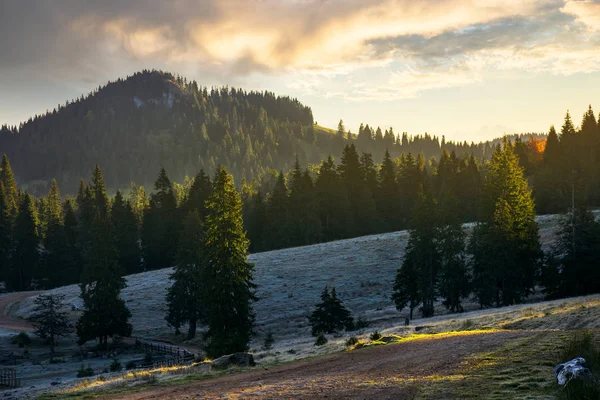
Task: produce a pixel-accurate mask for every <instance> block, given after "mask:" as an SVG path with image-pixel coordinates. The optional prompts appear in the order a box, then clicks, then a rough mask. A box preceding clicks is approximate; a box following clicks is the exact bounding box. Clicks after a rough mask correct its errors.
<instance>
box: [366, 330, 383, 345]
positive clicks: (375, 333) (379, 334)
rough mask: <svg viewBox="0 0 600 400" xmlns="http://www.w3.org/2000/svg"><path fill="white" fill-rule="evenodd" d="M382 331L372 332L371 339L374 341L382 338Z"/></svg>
mask: <svg viewBox="0 0 600 400" xmlns="http://www.w3.org/2000/svg"><path fill="white" fill-rule="evenodd" d="M381 338H382V336H381V333H379V331H373V333H371V336H369V339H371V341H372V342H374V341H376V340H379V339H381Z"/></svg>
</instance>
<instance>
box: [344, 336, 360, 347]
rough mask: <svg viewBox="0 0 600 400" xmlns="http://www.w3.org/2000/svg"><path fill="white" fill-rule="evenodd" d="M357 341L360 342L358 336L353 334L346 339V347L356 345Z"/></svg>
mask: <svg viewBox="0 0 600 400" xmlns="http://www.w3.org/2000/svg"><path fill="white" fill-rule="evenodd" d="M356 343H358V339H357V338H356V336H352V337H350V338H349V339H348V340H346V347H351V346H354V345H355V344H356Z"/></svg>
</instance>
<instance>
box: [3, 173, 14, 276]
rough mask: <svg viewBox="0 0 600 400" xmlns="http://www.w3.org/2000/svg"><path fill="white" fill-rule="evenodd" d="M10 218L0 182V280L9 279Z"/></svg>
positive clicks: (10, 249) (4, 193)
mask: <svg viewBox="0 0 600 400" xmlns="http://www.w3.org/2000/svg"><path fill="white" fill-rule="evenodd" d="M11 221H12V218H11V215H10V208H9V206H8V202H7V197H6V191H5V190H4V183H2V182H0V280H2V281H7V279H8V278H9V277H10V272H11V270H10V267H11V259H10V258H11V252H12V249H13V242H12V222H11Z"/></svg>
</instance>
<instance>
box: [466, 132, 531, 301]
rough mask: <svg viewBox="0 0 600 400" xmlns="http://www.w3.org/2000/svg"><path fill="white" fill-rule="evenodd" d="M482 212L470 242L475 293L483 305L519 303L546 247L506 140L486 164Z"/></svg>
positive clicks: (523, 179) (519, 171)
mask: <svg viewBox="0 0 600 400" xmlns="http://www.w3.org/2000/svg"><path fill="white" fill-rule="evenodd" d="M481 217H482V220H481V223H480V224H479V225H478V226H477V227H476V228H475V231H474V233H473V236H472V242H471V252H472V254H473V272H474V289H475V293H476V294H477V296H478V298H479V301H480V303H481V305H482V306H487V305H491V304H496V305H497V306H501V305H510V304H515V303H519V302H521V301H522V300H523V298H524V297H526V296H527V295H529V294H531V293H532V291H533V289H534V287H535V283H536V281H535V279H536V276H537V274H538V266H539V259H540V254H541V250H540V244H539V238H538V228H537V224H536V222H535V220H534V218H535V211H534V203H533V199H532V196H531V190H530V189H529V187H528V185H527V180H526V179H525V178H524V176H523V170H522V168H521V167H520V166H519V163H518V159H517V157H516V155H515V153H514V151H513V147H512V146H511V144H510V143H509V142H508V140H507V139H505V140H504V143H503V146H502V147H499V148H498V149H497V150H496V152H495V153H494V155H493V156H492V160H491V161H490V163H489V164H488V166H487V171H486V176H485V183H484V188H483V193H482V196H481Z"/></svg>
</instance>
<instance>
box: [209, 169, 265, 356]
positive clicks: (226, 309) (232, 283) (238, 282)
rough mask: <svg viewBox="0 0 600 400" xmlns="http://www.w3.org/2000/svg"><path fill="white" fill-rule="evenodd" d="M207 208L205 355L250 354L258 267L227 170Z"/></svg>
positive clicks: (215, 183)
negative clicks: (251, 257) (251, 259)
mask: <svg viewBox="0 0 600 400" xmlns="http://www.w3.org/2000/svg"><path fill="white" fill-rule="evenodd" d="M206 205H207V207H206V208H207V216H206V223H205V246H204V247H205V251H206V253H205V254H206V260H208V265H207V268H206V278H205V279H204V285H206V288H207V290H206V291H203V293H205V295H203V299H202V304H203V307H204V310H205V312H206V322H207V325H208V331H207V333H206V338H207V340H208V344H207V347H206V351H207V354H208V355H209V356H211V357H212V356H218V355H222V354H229V353H232V352H236V351H245V350H246V349H247V347H248V342H249V340H250V335H251V333H252V326H253V324H254V311H253V309H252V302H253V301H255V300H256V297H255V295H254V290H255V285H254V283H253V270H254V265H253V264H251V263H249V262H248V261H247V258H246V257H247V253H248V246H249V242H248V239H247V238H246V234H245V232H244V230H243V222H242V201H241V199H240V196H239V194H238V192H237V191H236V190H235V188H234V185H233V178H232V177H231V175H229V174H228V173H227V171H225V170H224V169H223V168H222V167H221V168H219V170H218V171H217V173H216V175H215V178H214V181H213V192H212V194H211V196H210V198H209V199H208V201H207V203H206Z"/></svg>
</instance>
